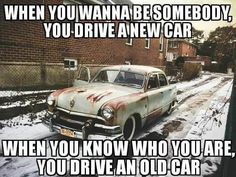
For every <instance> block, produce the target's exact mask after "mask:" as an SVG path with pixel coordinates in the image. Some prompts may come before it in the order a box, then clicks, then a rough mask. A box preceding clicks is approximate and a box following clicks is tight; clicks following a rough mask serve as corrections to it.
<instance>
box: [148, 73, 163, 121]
mask: <svg viewBox="0 0 236 177" xmlns="http://www.w3.org/2000/svg"><path fill="white" fill-rule="evenodd" d="M146 94H147V97H148V113H147V118H148V119H154V118H156V117H158V116H160V115H161V113H162V98H163V93H162V92H160V86H159V81H158V74H157V73H153V74H150V75H149V78H148V84H147V88H146Z"/></svg>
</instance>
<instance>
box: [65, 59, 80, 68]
mask: <svg viewBox="0 0 236 177" xmlns="http://www.w3.org/2000/svg"><path fill="white" fill-rule="evenodd" d="M65 61H69V65H68V67H66V64H65ZM70 62H74V65H73V67H71V66H72V65H71V64H70ZM64 70H69V71H76V70H78V60H77V59H75V58H64Z"/></svg>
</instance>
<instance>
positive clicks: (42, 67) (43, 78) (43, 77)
mask: <svg viewBox="0 0 236 177" xmlns="http://www.w3.org/2000/svg"><path fill="white" fill-rule="evenodd" d="M40 80H41V85H42V86H45V85H46V64H45V63H44V62H41V63H40Z"/></svg>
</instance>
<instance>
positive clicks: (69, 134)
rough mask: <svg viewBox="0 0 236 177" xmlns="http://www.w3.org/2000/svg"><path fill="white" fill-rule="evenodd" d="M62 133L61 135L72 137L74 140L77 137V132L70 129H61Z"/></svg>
mask: <svg viewBox="0 0 236 177" xmlns="http://www.w3.org/2000/svg"><path fill="white" fill-rule="evenodd" d="M60 133H61V134H62V135H65V136H69V137H72V138H74V137H75V132H73V131H71V130H68V129H64V128H61V129H60Z"/></svg>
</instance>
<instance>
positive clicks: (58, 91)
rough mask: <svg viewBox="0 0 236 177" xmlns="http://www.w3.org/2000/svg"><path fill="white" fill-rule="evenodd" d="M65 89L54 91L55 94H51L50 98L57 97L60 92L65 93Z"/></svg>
mask: <svg viewBox="0 0 236 177" xmlns="http://www.w3.org/2000/svg"><path fill="white" fill-rule="evenodd" d="M66 89H67V88H64V89H60V90H57V91H55V92H53V93H52V96H54V97H58V96H59V95H60V94H61V93H62V92H64V91H66Z"/></svg>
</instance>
